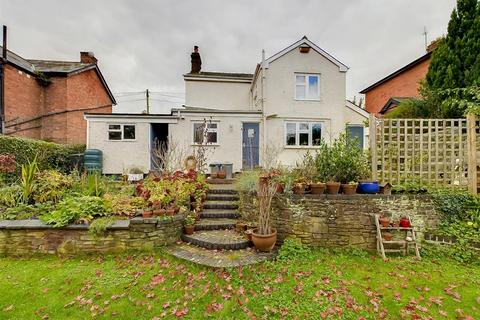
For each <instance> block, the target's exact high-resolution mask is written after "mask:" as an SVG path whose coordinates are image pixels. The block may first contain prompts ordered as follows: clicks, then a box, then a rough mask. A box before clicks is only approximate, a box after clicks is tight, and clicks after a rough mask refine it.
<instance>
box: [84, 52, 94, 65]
mask: <svg viewBox="0 0 480 320" xmlns="http://www.w3.org/2000/svg"><path fill="white" fill-rule="evenodd" d="M80 62H82V63H94V64H97V58H95V55H94V54H93V52H86V51H83V52H80Z"/></svg>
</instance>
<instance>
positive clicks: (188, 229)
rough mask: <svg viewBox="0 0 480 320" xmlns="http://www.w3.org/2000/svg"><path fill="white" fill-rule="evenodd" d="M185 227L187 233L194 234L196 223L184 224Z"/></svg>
mask: <svg viewBox="0 0 480 320" xmlns="http://www.w3.org/2000/svg"><path fill="white" fill-rule="evenodd" d="M184 228H185V234H193V231H194V230H195V225H194V224H190V225H186V226H184Z"/></svg>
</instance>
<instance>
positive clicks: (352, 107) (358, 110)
mask: <svg viewBox="0 0 480 320" xmlns="http://www.w3.org/2000/svg"><path fill="white" fill-rule="evenodd" d="M345 107H347V108H349V109H350V110H352V111H354V112H356V113H358V114H359V115H361V116H362V117H364V118H368V117H369V115H370V114H369V113H368V112H367V111H366V110H365V109H362V108H361V107H360V106H358V105H356V104H355V103H353V102H352V101H350V100H346V101H345Z"/></svg>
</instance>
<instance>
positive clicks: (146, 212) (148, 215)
mask: <svg viewBox="0 0 480 320" xmlns="http://www.w3.org/2000/svg"><path fill="white" fill-rule="evenodd" d="M151 217H153V211H152V210H144V211H143V212H142V218H151Z"/></svg>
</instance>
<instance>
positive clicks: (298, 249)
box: [277, 238, 312, 261]
mask: <svg viewBox="0 0 480 320" xmlns="http://www.w3.org/2000/svg"><path fill="white" fill-rule="evenodd" d="M311 255H312V251H311V250H310V248H308V247H307V246H305V245H304V244H303V243H302V242H301V241H300V240H299V239H295V238H287V239H285V241H284V242H283V244H282V246H281V247H280V250H279V251H278V255H277V260H278V261H291V260H297V259H305V258H308V257H310V256H311Z"/></svg>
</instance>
